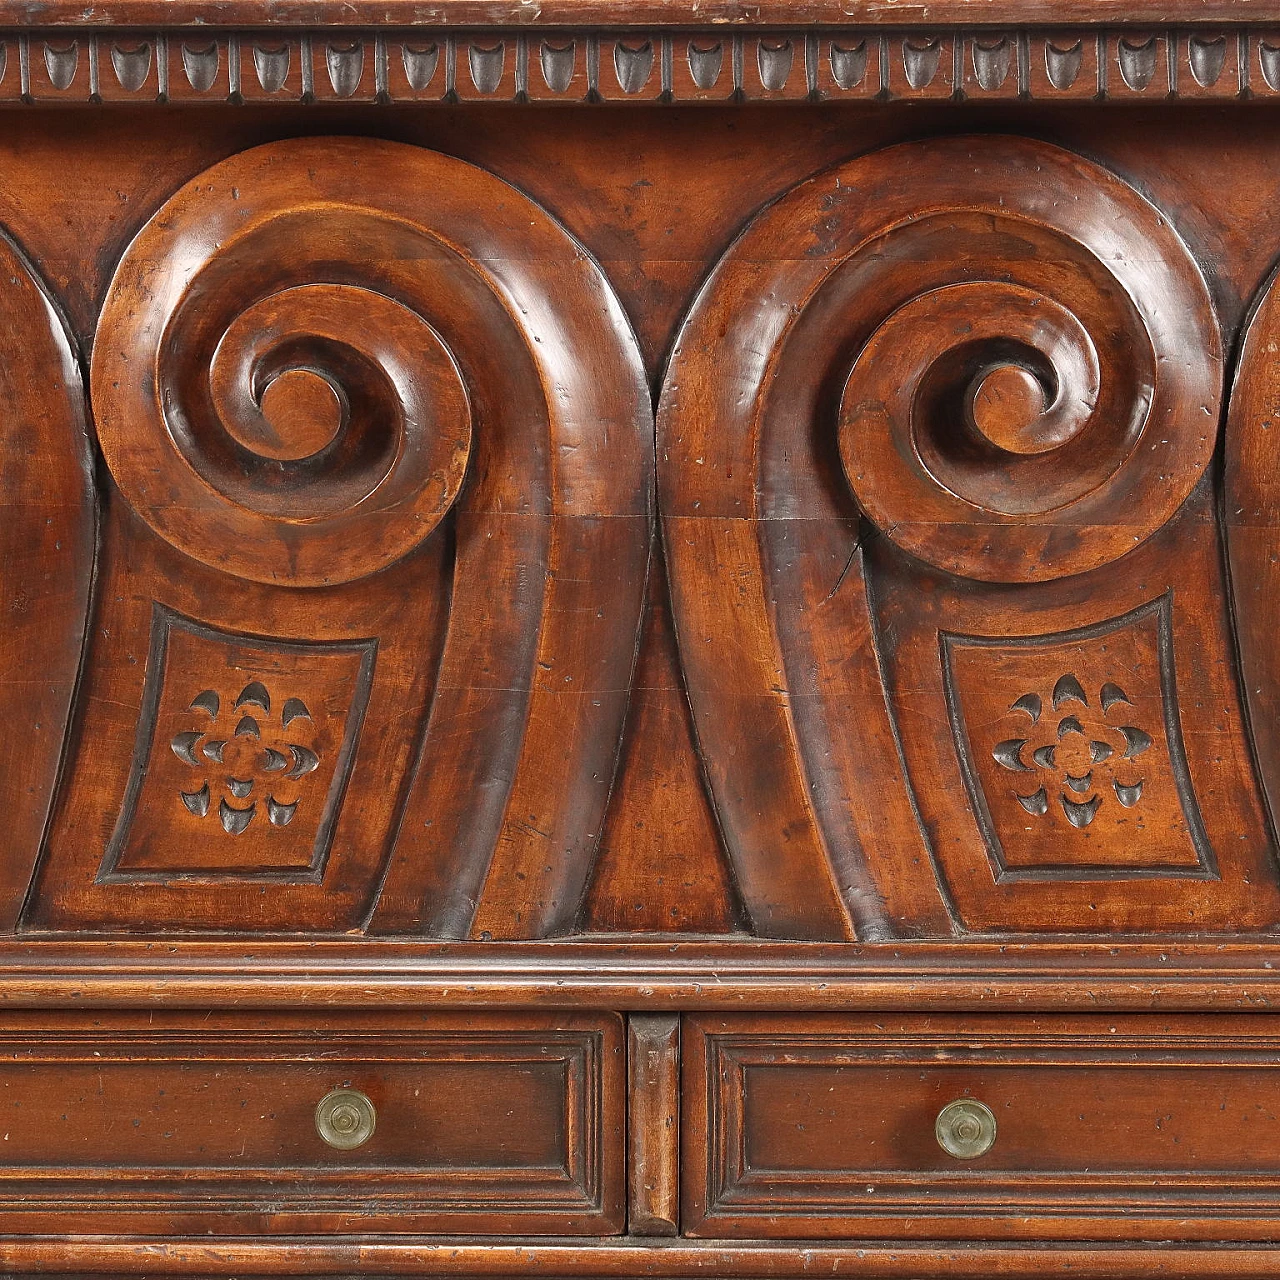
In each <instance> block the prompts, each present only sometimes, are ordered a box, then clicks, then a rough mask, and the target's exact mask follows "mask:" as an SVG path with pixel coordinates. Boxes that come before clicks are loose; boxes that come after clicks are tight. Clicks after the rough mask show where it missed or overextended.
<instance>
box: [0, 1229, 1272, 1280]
mask: <svg viewBox="0 0 1280 1280" xmlns="http://www.w3.org/2000/svg"><path fill="white" fill-rule="evenodd" d="M0 1266H3V1267H5V1268H8V1269H12V1270H20V1271H21V1272H22V1273H23V1274H33V1273H39V1274H58V1273H63V1274H65V1273H67V1272H73V1273H74V1274H75V1275H77V1276H83V1275H120V1276H130V1277H136V1276H201V1275H216V1276H227V1275H232V1274H239V1275H246V1274H252V1275H254V1276H268V1275H272V1276H283V1275H297V1274H317V1273H320V1272H324V1273H325V1274H333V1273H342V1274H344V1275H348V1276H354V1275H359V1276H393V1275H413V1276H468V1275H469V1276H512V1277H516V1276H519V1277H528V1276H552V1277H570V1276H572V1277H578V1276H581V1277H600V1276H631V1277H634V1276H648V1277H655V1278H657V1280H680V1278H681V1277H688V1276H694V1275H699V1274H705V1273H708V1272H710V1271H712V1270H714V1274H715V1275H716V1276H722V1277H734V1278H736V1277H742V1278H743V1280H749V1278H750V1280H774V1278H775V1277H776V1280H789V1278H790V1277H795V1276H799V1275H803V1276H856V1277H860V1278H862V1280H871V1278H872V1277H875V1278H878V1280H919V1277H920V1276H924V1275H939V1274H943V1273H945V1274H946V1275H947V1276H956V1277H972V1278H973V1280H990V1278H991V1277H993V1276H1000V1277H1002V1278H1003V1280H1046V1278H1047V1277H1051V1276H1064V1277H1066V1276H1070V1277H1088V1280H1128V1278H1129V1277H1132V1278H1133V1280H1148V1278H1149V1277H1152V1276H1164V1277H1177V1280H1217V1278H1218V1277H1222V1280H1255V1278H1256V1277H1263V1276H1269V1277H1272V1276H1280V1250H1277V1249H1276V1248H1275V1247H1273V1246H1269V1245H1256V1246H1253V1247H1248V1246H1239V1245H1209V1246H1202V1247H1188V1246H1176V1245H1163V1246H1161V1245H1123V1246H1113V1247H1107V1246H1101V1247H1096V1248H1088V1247H1087V1246H1081V1245H1073V1244H1070V1243H1058V1242H1055V1243H1049V1244H1045V1245H1042V1246H1035V1245H1022V1244H1019V1245H998V1244H997V1245H985V1244H949V1243H947V1242H945V1241H941V1242H930V1243H927V1244H921V1243H916V1242H905V1243H901V1244H898V1243H889V1242H886V1243H881V1242H873V1241H868V1242H865V1243H858V1244H851V1245H831V1244H815V1243H814V1242H812V1241H810V1242H796V1243H793V1244H787V1243H778V1244H773V1243H770V1244H756V1243H738V1242H730V1241H717V1240H704V1241H700V1242H697V1243H693V1242H687V1241H683V1240H671V1241H664V1240H646V1241H643V1242H641V1241H638V1240H637V1241H631V1242H622V1241H602V1242H600V1243H595V1242H592V1241H584V1240H574V1241H567V1240H545V1239H544V1240H536V1239H534V1240H508V1241H489V1242H479V1241H476V1240H475V1239H474V1238H472V1239H469V1240H468V1239H451V1238H448V1237H435V1238H423V1237H417V1238H414V1237H399V1238H394V1239H392V1238H387V1237H370V1236H364V1237H359V1236H357V1237H352V1238H347V1239H332V1238H330V1239H325V1240H319V1239H298V1238H294V1239H286V1240H264V1239H253V1240H246V1239H217V1238H214V1237H210V1236H202V1237H200V1238H199V1239H190V1240H187V1239H177V1240H159V1239H156V1238H155V1237H134V1238H132V1239H130V1238H122V1237H112V1236H94V1237H86V1238H84V1239H78V1238H77V1237H75V1236H45V1237H25V1238H22V1237H16V1236H8V1237H0Z"/></svg>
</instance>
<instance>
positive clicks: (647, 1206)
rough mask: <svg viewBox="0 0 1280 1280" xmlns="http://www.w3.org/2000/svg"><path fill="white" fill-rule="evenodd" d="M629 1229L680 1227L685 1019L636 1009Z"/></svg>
mask: <svg viewBox="0 0 1280 1280" xmlns="http://www.w3.org/2000/svg"><path fill="white" fill-rule="evenodd" d="M627 1084H628V1095H629V1103H630V1105H629V1107H628V1111H627V1137H628V1146H627V1176H628V1178H629V1179H630V1183H629V1191H628V1195H627V1204H628V1210H627V1231H628V1234H630V1235H633V1236H674V1235H678V1234H679V1231H680V1019H679V1018H678V1017H677V1016H676V1015H674V1014H660V1013H633V1014H631V1015H630V1017H628V1019H627Z"/></svg>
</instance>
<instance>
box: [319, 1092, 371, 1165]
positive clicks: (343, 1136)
mask: <svg viewBox="0 0 1280 1280" xmlns="http://www.w3.org/2000/svg"><path fill="white" fill-rule="evenodd" d="M377 1123H378V1113H377V1112H376V1111H375V1110H374V1109H373V1103H372V1102H370V1101H369V1099H368V1098H367V1097H365V1095H364V1094H363V1093H361V1092H360V1090H359V1089H334V1090H333V1092H332V1093H326V1094H325V1095H324V1097H323V1098H321V1099H320V1101H319V1102H317V1103H316V1132H317V1133H318V1134H319V1135H320V1136H321V1138H323V1139H324V1140H325V1142H327V1143H328V1144H329V1145H330V1146H331V1147H337V1149H338V1150H339V1151H351V1150H353V1149H354V1148H355V1147H359V1146H363V1145H364V1144H365V1143H366V1142H368V1141H369V1139H370V1138H372V1137H373V1130H374V1128H375V1126H376V1125H377Z"/></svg>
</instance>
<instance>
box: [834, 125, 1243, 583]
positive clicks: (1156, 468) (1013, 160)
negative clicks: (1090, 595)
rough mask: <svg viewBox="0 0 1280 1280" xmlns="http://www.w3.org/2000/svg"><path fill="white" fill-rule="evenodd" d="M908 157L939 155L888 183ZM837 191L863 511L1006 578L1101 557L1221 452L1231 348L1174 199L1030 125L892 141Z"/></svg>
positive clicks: (908, 541) (846, 424)
mask: <svg viewBox="0 0 1280 1280" xmlns="http://www.w3.org/2000/svg"><path fill="white" fill-rule="evenodd" d="M890 167H892V168H893V169H895V170H896V171H898V172H901V170H902V168H903V167H906V168H910V169H915V170H918V171H919V170H927V171H928V173H929V175H930V177H929V180H928V181H927V183H926V184H925V189H924V190H923V191H922V190H921V189H920V187H918V186H917V185H916V184H914V183H908V184H899V191H900V192H901V193H902V194H901V195H897V196H895V195H894V194H893V193H892V192H890V191H888V190H886V189H884V188H882V187H881V177H882V175H883V174H886V173H887V172H888V171H889V168H890ZM836 188H837V190H836V191H835V193H834V194H832V195H831V196H830V197H829V199H830V201H831V206H832V207H831V212H830V214H829V215H828V221H827V223H825V224H824V229H823V232H822V234H823V236H824V237H826V239H825V240H824V244H825V245H826V246H829V247H830V249H831V250H832V251H833V252H836V253H840V254H841V255H845V256H844V258H843V261H842V262H841V263H840V265H839V266H838V268H836V270H835V272H834V273H833V274H834V278H833V279H832V280H831V281H830V282H829V287H831V288H833V289H835V290H837V291H838V292H839V294H840V296H841V298H842V300H843V302H844V304H845V309H844V311H843V321H844V324H845V326H846V330H845V331H846V333H847V334H849V335H850V336H851V337H853V338H854V339H855V341H856V342H857V343H859V344H860V349H858V350H857V351H856V354H854V356H853V359H852V363H851V366H850V368H849V373H848V377H847V381H846V383H845V386H844V393H843V397H842V402H841V408H840V420H839V439H840V455H841V459H842V461H843V464H844V471H845V475H846V477H847V478H848V481H849V484H850V486H851V487H852V489H853V491H854V494H855V496H856V497H857V499H858V502H859V505H860V506H861V508H862V510H863V511H864V512H865V513H866V515H868V516H869V517H870V518H871V520H872V521H874V522H875V524H876V525H877V526H878V527H879V528H880V529H881V530H882V531H883V532H885V533H886V534H888V535H889V536H890V537H891V538H892V539H893V540H894V541H895V542H896V543H898V545H899V546H901V547H902V548H903V549H904V550H906V551H909V552H910V553H911V554H912V555H915V556H917V557H918V558H920V559H923V560H927V561H929V562H931V563H933V564H935V565H937V566H938V567H940V568H943V569H946V570H948V571H950V572H953V573H957V574H962V575H964V576H966V577H973V578H979V579H985V580H989V581H997V582H1023V581H1040V580H1045V579H1051V578H1057V577H1062V576H1065V575H1068V574H1074V573H1080V572H1083V571H1085V570H1088V569H1092V568H1096V567H1097V566H1099V565H1101V564H1105V563H1108V562H1109V561H1111V560H1114V559H1116V558H1117V557H1119V556H1121V555H1123V554H1124V553H1125V552H1127V551H1130V550H1132V549H1133V548H1134V546H1136V545H1137V544H1138V543H1140V542H1142V541H1144V540H1145V539H1146V538H1148V537H1149V536H1150V535H1151V534H1152V533H1154V532H1155V531H1156V530H1157V529H1159V528H1160V527H1161V526H1162V525H1164V524H1165V523H1166V522H1167V521H1168V520H1169V518H1170V517H1171V516H1172V515H1173V513H1174V512H1175V511H1176V510H1177V509H1178V507H1179V506H1181V504H1182V503H1183V501H1184V500H1185V499H1186V497H1187V495H1188V494H1189V493H1190V492H1191V489H1192V487H1193V486H1194V484H1195V482H1196V481H1197V480H1198V479H1199V477H1200V475H1201V474H1202V473H1203V471H1204V469H1205V467H1206V466H1207V465H1208V462H1209V458H1210V456H1211V454H1212V452H1213V446H1214V436H1215V430H1216V424H1217V420H1218V407H1219V397H1220V394H1221V352H1220V347H1219V340H1218V332H1217V326H1216V324H1215V322H1214V318H1213V312H1212V307H1211V304H1210V301H1209V297H1208V293H1207V290H1206V287H1205V285H1204V282H1203V280H1202V278H1201V276H1200V274H1199V272H1198V270H1197V268H1196V266H1195V264H1194V262H1193V260H1192V259H1191V257H1190V254H1189V253H1188V252H1187V250H1186V249H1185V247H1184V246H1183V245H1182V243H1181V242H1180V241H1179V239H1178V237H1177V235H1176V234H1175V233H1174V232H1173V231H1172V230H1171V229H1170V227H1169V226H1168V224H1167V223H1166V222H1165V221H1164V220H1163V219H1162V218H1161V217H1160V216H1159V214H1158V213H1157V212H1156V211H1155V210H1154V209H1152V208H1151V207H1150V206H1149V205H1148V204H1147V203H1146V202H1145V201H1144V200H1143V199H1142V197H1141V196H1139V195H1138V194H1137V193H1136V192H1134V191H1133V190H1132V188H1130V187H1128V186H1127V185H1126V184H1124V183H1122V182H1120V181H1119V180H1118V179H1117V178H1115V177H1114V176H1112V175H1110V174H1108V173H1106V172H1104V171H1103V170H1100V169H1098V168H1097V167H1096V166H1094V165H1091V164H1089V163H1088V162H1087V161H1084V160H1082V159H1080V158H1079V157H1078V156H1073V155H1069V154H1067V153H1065V152H1062V151H1059V150H1056V149H1054V148H1051V147H1046V146H1043V145H1040V144H1034V143H1028V142H1026V141H1022V140H996V139H992V140H984V141H983V142H982V143H981V145H980V146H979V145H975V144H974V143H973V142H970V141H965V140H957V141H954V142H947V143H937V142H932V143H929V144H926V145H924V146H919V147H906V148H901V149H895V150H894V151H892V152H885V153H883V154H882V155H880V156H878V157H873V158H871V159H869V160H867V161H864V162H859V164H858V166H857V172H856V174H855V173H853V172H850V173H848V174H847V175H846V177H845V178H844V179H843V180H842V179H839V178H838V179H837V181H836ZM813 195H814V196H816V195H817V192H816V191H815V192H814V193H813ZM904 197H905V199H904ZM810 199H812V196H811V197H810ZM837 237H838V239H839V240H841V241H843V243H842V244H837V243H836V238H837ZM855 280H856V282H857V291H856V293H854V292H852V291H850V290H848V289H847V287H846V286H847V284H848V283H851V282H852V281H855Z"/></svg>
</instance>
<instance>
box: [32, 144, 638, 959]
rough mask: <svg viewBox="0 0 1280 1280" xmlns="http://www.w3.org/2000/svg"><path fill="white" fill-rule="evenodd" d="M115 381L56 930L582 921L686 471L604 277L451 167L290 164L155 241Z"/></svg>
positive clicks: (44, 884)
mask: <svg viewBox="0 0 1280 1280" xmlns="http://www.w3.org/2000/svg"><path fill="white" fill-rule="evenodd" d="M92 390H93V403H94V409H95V413H96V416H97V422H98V433H99V439H100V443H101V447H102V452H103V455H104V459H105V461H106V464H107V468H108V470H109V473H110V477H111V481H112V484H113V485H114V486H115V487H116V489H118V494H119V497H121V498H123V502H121V501H112V502H111V504H110V507H111V514H110V521H109V526H108V529H107V534H106V538H105V553H104V558H103V568H102V575H101V581H102V589H101V593H100V597H99V602H98V606H97V609H98V618H97V624H96V626H95V632H94V634H95V637H96V640H95V644H94V647H93V650H92V652H91V654H90V660H89V665H88V674H87V682H86V695H87V696H86V701H85V708H86V711H85V720H84V724H83V728H82V731H81V733H80V734H79V735H78V749H77V753H76V757H75V758H74V760H73V761H72V768H71V771H70V788H69V792H68V795H67V799H66V802H65V803H64V805H63V806H62V813H61V815H60V820H59V822H58V824H57V825H56V826H55V829H54V832H53V839H52V841H51V843H50V848H49V855H48V857H47V859H46V862H45V866H44V874H43V876H42V879H41V882H40V885H39V889H38V892H37V893H36V894H35V895H34V898H33V903H32V907H31V912H30V918H31V921H32V922H33V923H36V924H41V925H45V926H51V927H63V926H70V925H86V924H87V925H105V926H109V927H123V928H134V929H148V928H157V927H165V926H179V927H186V928H208V929H250V928H259V929H287V930H301V929H312V930H317V929H318V930H326V929H327V930H334V929H342V930H352V929H355V928H359V927H361V926H365V925H368V924H369V922H370V919H372V921H373V925H372V927H374V928H380V929H394V930H401V929H403V930H406V931H427V932H443V933H451V934H457V933H465V932H466V931H467V930H468V929H469V928H470V927H471V924H472V914H473V913H476V912H478V913H479V915H480V916H481V917H483V918H484V920H485V926H484V927H485V928H487V929H488V930H489V931H490V932H491V933H493V934H495V935H497V934H499V933H504V932H506V933H512V934H518V935H522V936H537V935H538V934H540V933H542V932H545V931H547V930H548V929H551V928H554V927H556V925H557V924H559V923H560V922H561V921H562V920H563V918H564V916H565V915H566V913H567V912H570V911H571V910H572V909H573V906H574V905H576V902H577V900H578V897H579V896H580V893H581V890H582V883H583V880H584V879H585V876H586V873H587V870H588V868H589V863H590V857H591V854H592V852H593V841H594V839H595V835H596V833H598V832H599V830H600V818H601V815H602V812H603V807H604V803H605V800H606V797H607V792H608V787H609V782H610V779H611V776H612V769H613V760H614V755H615V752H616V749H617V745H618V741H619V738H620V735H621V723H622V718H623V715H624V712H625V707H626V690H627V685H628V679H629V675H630V668H631V663H632V660H633V655H634V649H635V636H636V632H637V628H638V623H639V617H640V610H641V601H642V596H643V589H644V580H645V574H646V568H647V545H648V532H647V531H648V520H649V503H650V487H651V473H652V437H651V414H650V411H649V407H648V396H647V391H646V388H645V385H644V378H643V374H642V371H641V367H640V362H639V357H638V354H637V352H636V348H635V344H634V340H633V339H632V336H631V333H630V330H629V328H628V326H627V324H626V321H625V319H624V317H623V315H622V312H621V309H620V307H619V305H618V303H617V301H616V299H615V298H614V297H613V295H612V293H611V292H610V290H609V288H608V285H607V284H606V283H605V281H604V279H603V277H602V276H601V274H600V272H599V270H598V269H597V268H596V267H595V265H594V264H593V263H592V262H591V261H590V260H589V259H588V258H587V256H586V255H585V253H584V252H583V251H582V249H581V248H580V247H579V246H578V245H577V244H576V243H575V242H574V241H573V240H572V238H571V237H570V236H569V235H568V233H567V232H565V231H564V229H563V228H561V227H560V226H559V225H558V224H557V223H556V222H554V220H553V219H551V218H550V217H549V216H548V215H547V214H546V213H545V212H544V211H543V210H542V209H541V208H539V207H538V206H537V205H535V204H533V203H532V202H531V201H530V200H528V199H527V198H526V197H524V196H522V195H521V194H520V193H518V192H517V191H515V190H513V189H512V188H510V187H508V186H507V185H506V184H505V183H503V182H501V181H500V180H499V179H497V178H496V177H494V176H493V175H491V174H488V173H486V172H484V171H482V170H479V169H476V168H474V167H472V166H470V165H466V164H463V163H462V162H460V161H457V160H453V159H450V158H448V157H445V156H441V155H437V154H435V153H432V152H428V151H423V150H421V149H418V148H413V147H407V146H401V145H398V144H392V143H384V142H378V141H372V140H367V139H309V140H297V141H291V142H282V143H276V144H271V145H269V146H265V147H260V148H256V149H254V150H252V151H248V152H245V153H242V154H240V155H237V156H234V157H232V158H231V159H229V160H226V161H224V162H222V163H221V164H219V165H216V166H214V167H213V168H212V169H210V170H208V171H207V172H205V173H204V174H202V175H200V176H199V177H198V178H197V179H196V180H195V181H193V182H192V183H191V184H189V185H188V186H187V187H185V188H183V189H182V190H181V191H179V192H178V193H177V194H176V195H175V196H173V198H172V199H171V200H170V201H169V202H168V203H167V204H166V205H165V206H164V207H163V208H162V209H161V210H160V211H159V212H158V213H157V214H156V215H155V216H154V217H153V218H152V220H151V221H150V222H149V223H147V225H146V226H145V227H144V228H143V229H142V231H141V232H140V233H139V235H138V236H137V238H136V239H135V241H134V242H133V244H132V245H131V246H130V248H129V250H128V251H127V253H126V254H125V256H124V258H123V260H122V261H121V263H120V266H119V268H118V270H117V273H116V276H115V279H114V281H113V283H112V286H111V290H110V292H109V294H108V297H107V301H106V303H105V305H104V308H103V312H102V316H101V319H100V322H99V327H98V333H97V337H96V340H95V344H94V360H93V384H92ZM114 496H115V495H114V492H113V498H114ZM446 517H447V519H446ZM584 616H590V617H592V618H595V619H598V621H595V622H594V623H593V624H589V625H587V624H583V623H582V621H581V620H582V618H583V617H584ZM553 743H554V744H555V749H554V750H552V749H551V746H550V744H553ZM477 797H479V799H477ZM535 829H536V830H537V831H538V832H539V833H545V832H550V833H551V840H552V847H553V849H554V853H552V854H548V853H547V852H546V848H545V846H544V841H545V839H546V836H544V835H542V834H539V836H538V837H536V838H535V837H534V836H533V835H531V834H530V832H532V831H533V830H535ZM397 839H398V843H397ZM393 845H394V847H395V856H394V858H393V857H392V848H393ZM490 881H491V882H492V884H493V888H492V889H489V888H487V887H486V885H487V882H490ZM516 882H521V883H522V886H523V892H522V894H521V897H520V904H519V905H520V909H519V910H518V911H517V910H515V909H514V908H513V909H512V910H511V912H510V914H507V909H508V908H509V907H511V905H512V904H511V902H510V901H509V898H508V893H509V891H510V889H509V886H511V885H513V884H515V883H516ZM442 884H448V885H450V886H456V888H455V889H454V892H455V894H456V897H455V898H453V899H451V898H449V897H448V895H447V894H445V893H444V892H443V891H440V890H439V886H440V885H442ZM380 893H381V896H379V895H380ZM461 903H465V909H464V907H463V906H462V905H460V904H461ZM477 904H478V906H477Z"/></svg>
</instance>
